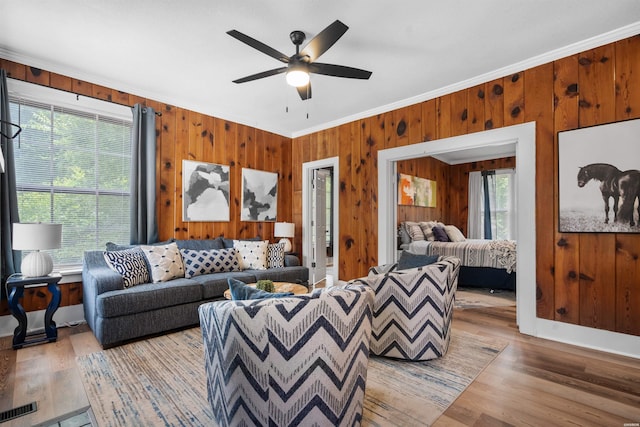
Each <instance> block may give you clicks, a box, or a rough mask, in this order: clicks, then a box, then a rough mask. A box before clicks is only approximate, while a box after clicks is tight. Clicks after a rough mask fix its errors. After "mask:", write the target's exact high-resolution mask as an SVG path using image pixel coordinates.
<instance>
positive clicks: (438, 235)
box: [432, 227, 451, 242]
mask: <svg viewBox="0 0 640 427" xmlns="http://www.w3.org/2000/svg"><path fill="white" fill-rule="evenodd" d="M432 230H433V238H434V239H436V241H437V242H450V241H451V240H450V239H449V235H448V234H447V232H446V231H445V230H444V227H433V228H432Z"/></svg>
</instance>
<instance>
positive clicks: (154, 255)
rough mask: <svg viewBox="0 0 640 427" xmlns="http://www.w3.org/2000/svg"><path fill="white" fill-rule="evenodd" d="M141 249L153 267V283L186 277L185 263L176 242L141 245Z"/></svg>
mask: <svg viewBox="0 0 640 427" xmlns="http://www.w3.org/2000/svg"><path fill="white" fill-rule="evenodd" d="M140 249H142V252H144V256H145V257H146V258H147V261H148V262H149V266H150V267H151V280H152V281H153V283H160V282H168V281H169V280H173V279H177V278H179V277H184V264H182V255H180V249H178V245H176V244H175V243H169V244H168V245H158V246H151V245H141V246H140Z"/></svg>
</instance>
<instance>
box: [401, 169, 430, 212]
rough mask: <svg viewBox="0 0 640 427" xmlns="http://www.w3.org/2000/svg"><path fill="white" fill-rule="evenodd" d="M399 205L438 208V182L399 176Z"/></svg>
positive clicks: (404, 175) (403, 175)
mask: <svg viewBox="0 0 640 427" xmlns="http://www.w3.org/2000/svg"><path fill="white" fill-rule="evenodd" d="M398 175H399V176H398V204H399V205H408V206H422V207H426V208H435V207H436V182H435V181H432V180H430V179H426V178H420V177H417V176H411V175H406V174H403V173H401V174H398Z"/></svg>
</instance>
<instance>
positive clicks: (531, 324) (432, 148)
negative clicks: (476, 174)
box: [378, 122, 640, 358]
mask: <svg viewBox="0 0 640 427" xmlns="http://www.w3.org/2000/svg"><path fill="white" fill-rule="evenodd" d="M498 144H515V148H516V170H517V173H518V179H517V184H516V185H517V190H518V203H517V211H518V253H517V266H518V267H517V268H518V272H517V284H516V287H517V292H516V295H517V297H516V300H517V301H516V305H517V323H518V327H519V330H520V332H521V333H523V334H527V335H533V336H537V337H540V338H546V339H549V340H553V341H559V342H564V343H569V344H574V345H578V346H582V347H588V348H592V349H597V350H602V351H607V352H610V353H618V354H622V355H625V356H630V357H636V358H640V337H636V336H631V335H625V334H620V333H616V332H609V331H604V330H600V329H593V328H586V327H582V326H576V325H570V324H567V323H563V322H556V321H550V320H545V319H540V318H537V317H536V233H535V224H536V222H535V210H536V209H535V208H536V201H535V177H536V164H535V159H536V146H535V144H536V141H535V122H530V123H525V124H522V125H516V126H509V127H504V128H500V129H494V130H490V131H485V132H478V133H473V134H468V135H462V136H457V137H453V138H446V139H440V140H436V141H430V142H423V143H420V144H412V145H407V146H402V147H397V148H389V149H386V150H380V151H378V261H379V263H380V264H385V263H388V262H392V261H393V260H394V256H395V254H394V253H395V239H396V235H395V227H393V226H390V224H395V218H396V211H397V207H396V202H395V200H393V194H394V188H393V186H394V185H395V184H394V182H395V180H394V179H392V174H394V173H395V162H397V161H399V160H406V159H410V158H416V157H426V156H430V155H433V154H438V153H443V152H448V151H457V150H462V149H468V148H477V147H483V146H489V145H498Z"/></svg>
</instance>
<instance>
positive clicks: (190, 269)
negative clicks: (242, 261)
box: [180, 249, 240, 279]
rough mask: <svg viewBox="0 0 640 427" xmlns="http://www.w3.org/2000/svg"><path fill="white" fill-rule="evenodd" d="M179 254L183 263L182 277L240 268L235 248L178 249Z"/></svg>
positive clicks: (188, 277)
mask: <svg viewBox="0 0 640 427" xmlns="http://www.w3.org/2000/svg"><path fill="white" fill-rule="evenodd" d="M180 254H181V255H182V261H183V263H184V277H186V278H187V279H190V278H192V277H193V276H200V275H202V274H210V273H219V272H223V271H238V270H240V265H239V264H238V256H237V254H236V250H235V249H217V250H209V251H198V250H194V249H180Z"/></svg>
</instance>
